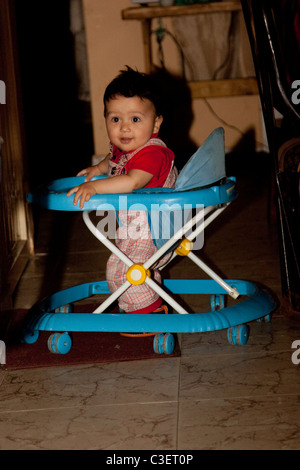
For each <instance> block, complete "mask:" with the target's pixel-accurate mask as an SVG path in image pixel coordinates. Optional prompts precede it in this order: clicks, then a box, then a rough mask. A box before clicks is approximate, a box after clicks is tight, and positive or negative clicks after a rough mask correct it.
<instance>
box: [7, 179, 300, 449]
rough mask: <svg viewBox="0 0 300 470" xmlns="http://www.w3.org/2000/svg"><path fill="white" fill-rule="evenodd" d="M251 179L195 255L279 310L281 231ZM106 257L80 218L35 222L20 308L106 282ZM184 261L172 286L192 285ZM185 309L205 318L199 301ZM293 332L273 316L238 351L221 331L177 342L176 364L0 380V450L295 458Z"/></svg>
mask: <svg viewBox="0 0 300 470" xmlns="http://www.w3.org/2000/svg"><path fill="white" fill-rule="evenodd" d="M258 174H259V172H254V173H253V174H252V175H251V177H250V178H245V177H244V176H242V177H241V178H240V183H239V191H240V197H239V198H238V200H237V201H235V202H234V203H232V205H231V206H230V207H229V208H228V209H227V210H226V211H225V212H224V214H223V215H222V216H221V217H220V218H219V219H217V221H215V222H214V223H213V225H212V226H210V227H209V229H208V230H207V232H206V235H205V248H204V250H202V253H200V254H201V256H203V257H204V258H205V259H210V260H211V264H210V265H211V266H212V267H213V266H217V269H218V272H219V273H221V275H223V276H224V277H226V278H229V279H248V280H252V281H257V282H259V283H262V284H264V285H265V286H267V287H268V288H269V289H271V290H272V291H273V292H274V294H275V295H277V296H278V297H279V298H280V295H281V288H280V270H279V262H278V249H277V240H276V226H275V224H274V223H273V220H271V223H269V222H268V217H267V215H268V196H269V194H270V193H269V188H268V185H267V184H266V182H265V181H266V180H267V178H265V177H266V175H265V174H263V175H262V176H258ZM57 217H58V218H59V220H58V221H57V220H56V221H55V219H57ZM271 219H272V218H271ZM54 222H55V223H54ZM49 253H51V255H49ZM107 256H108V252H107V250H106V249H105V248H101V246H100V244H99V242H98V241H97V240H96V239H95V238H94V237H93V236H92V235H91V234H90V233H89V232H88V231H87V229H86V228H85V226H84V225H83V222H82V221H81V218H80V215H79V214H71V215H68V214H60V215H57V214H54V213H48V214H47V216H46V214H42V217H41V222H40V225H39V228H38V240H37V253H36V257H35V258H34V259H33V260H32V261H31V262H30V263H29V265H28V267H27V269H26V271H25V273H24V275H23V278H22V280H21V282H20V284H19V286H18V289H17V292H16V299H15V305H16V307H17V308H19V307H20V308H28V307H30V306H31V305H32V304H33V303H34V302H35V301H37V300H38V299H40V298H42V297H43V296H44V295H46V294H49V293H52V292H55V291H56V290H59V289H61V288H63V287H68V286H71V285H74V284H77V283H81V282H87V281H88V280H91V281H93V280H99V279H104V272H105V260H106V259H107ZM180 261H181V263H179V262H178V261H176V262H174V264H173V265H172V266H171V267H170V269H169V271H170V276H171V277H182V278H186V277H196V276H197V275H198V273H199V271H198V268H196V267H194V266H193V265H192V264H191V263H189V260H187V259H181V260H180ZM188 297H189V298H188ZM185 300H186V301H187V302H189V303H190V305H191V308H192V309H193V310H194V311H197V309H198V311H199V310H200V308H202V307H200V305H201V302H203V301H202V299H201V300H200V299H199V296H186V298H185ZM299 330H300V324H292V323H291V322H290V321H288V320H287V319H286V318H285V317H284V316H282V315H281V314H280V312H279V311H278V312H276V313H275V315H274V316H273V319H272V322H271V323H261V322H256V321H255V322H252V323H251V325H250V337H249V340H248V343H247V345H245V346H232V345H230V344H229V343H228V341H227V337H226V331H224V330H222V331H216V332H209V333H203V334H182V335H180V340H181V357H180V358H170V357H167V356H166V357H165V358H164V359H160V360H155V359H151V360H145V361H133V362H122V363H112V364H103V365H93V364H91V365H89V366H80V367H57V368H43V369H35V370H22V371H7V370H0V385H1V387H0V449H2V450H4V449H42V450H46V449H47V450H48V449H49V450H51V449H105V450H125V449H126V450H142V449H148V450H196V449H299V448H300V425H299V422H300V419H299V418H300V411H299V402H300V382H299V367H298V366H297V365H294V364H293V363H292V361H291V355H292V352H293V350H292V349H291V344H292V341H293V340H294V339H300V331H299Z"/></svg>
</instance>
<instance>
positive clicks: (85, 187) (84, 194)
mask: <svg viewBox="0 0 300 470" xmlns="http://www.w3.org/2000/svg"><path fill="white" fill-rule="evenodd" d="M74 193H75V196H74V200H73V204H74V206H76V205H77V203H78V201H79V198H80V203H79V207H80V209H83V206H84V203H85V202H87V201H89V200H90V199H91V197H92V196H94V194H96V189H95V188H94V185H93V182H88V183H82V184H81V185H80V186H75V188H72V189H70V191H69V192H68V193H67V196H68V197H69V196H71V195H72V194H74Z"/></svg>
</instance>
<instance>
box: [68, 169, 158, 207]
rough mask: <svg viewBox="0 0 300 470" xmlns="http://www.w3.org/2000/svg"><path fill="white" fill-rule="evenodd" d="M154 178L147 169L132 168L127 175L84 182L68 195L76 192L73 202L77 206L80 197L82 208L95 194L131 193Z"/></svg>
mask: <svg viewBox="0 0 300 470" xmlns="http://www.w3.org/2000/svg"><path fill="white" fill-rule="evenodd" d="M152 178H153V175H152V174H151V173H147V172H146V171H143V170H130V171H129V172H128V174H127V175H118V176H114V177H112V178H107V179H101V180H95V181H88V182H87V183H83V184H81V185H80V186H76V187H75V188H73V189H71V190H70V191H69V192H68V193H67V196H71V195H72V194H74V193H75V196H74V201H73V204H74V206H76V205H77V203H78V201H79V199H80V203H79V207H80V209H82V208H83V206H84V203H85V202H87V201H89V200H90V198H91V197H92V196H94V194H117V193H131V192H132V191H133V190H134V189H140V188H143V187H144V186H146V184H148V183H149V181H150V180H151V179H152Z"/></svg>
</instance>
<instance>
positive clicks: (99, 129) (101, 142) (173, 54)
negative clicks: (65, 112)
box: [83, 0, 263, 155]
mask: <svg viewBox="0 0 300 470" xmlns="http://www.w3.org/2000/svg"><path fill="white" fill-rule="evenodd" d="M130 6H133V4H132V3H131V1H130V0H113V1H109V0H83V8H84V18H85V26H86V41H87V53H88V63H89V76H90V87H91V103H92V118H93V130H94V146H95V154H96V155H105V154H106V153H107V150H108V140H107V136H106V130H105V123H104V118H103V106H102V96H103V93H104V90H105V87H106V85H107V84H108V82H109V81H110V80H111V79H112V78H113V77H114V76H115V75H116V74H117V73H118V72H119V70H121V69H122V68H124V65H130V66H131V67H133V68H134V67H136V68H137V69H138V70H140V71H144V70H145V68H144V55H143V44H142V34H141V25H140V22H139V21H135V20H132V21H124V20H122V18H121V10H122V9H124V8H128V7H130ZM163 24H164V26H165V27H167V28H169V29H170V30H171V29H172V25H171V23H170V20H168V19H163ZM164 54H165V57H166V59H167V60H166V65H167V67H168V69H169V70H170V71H171V72H173V73H175V72H176V71H179V62H180V61H179V55H178V53H177V50H176V47H175V46H174V44H173V43H172V41H171V40H170V39H166V40H165V41H164ZM156 63H157V64H158V63H159V62H157V60H156ZM192 106H193V116H194V120H193V122H192V125H191V128H190V138H191V140H192V141H193V142H194V143H195V144H196V145H201V143H202V142H203V140H204V139H205V138H206V137H207V136H208V134H209V133H210V132H211V131H212V130H213V129H214V128H216V127H218V126H220V125H222V126H223V127H224V128H225V139H226V140H225V145H226V147H227V148H233V147H234V146H235V145H236V144H237V143H238V142H239V141H240V139H241V137H242V134H244V133H246V132H247V131H249V130H254V131H255V139H256V140H257V142H261V141H262V139H263V137H262V129H261V126H262V124H261V110H260V102H259V97H258V96H242V97H241V96H239V97H230V98H213V99H209V100H207V102H206V101H205V100H202V99H199V100H194V101H193V105H192ZM258 145H259V144H258Z"/></svg>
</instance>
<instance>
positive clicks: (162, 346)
mask: <svg viewBox="0 0 300 470" xmlns="http://www.w3.org/2000/svg"><path fill="white" fill-rule="evenodd" d="M174 348H175V338H174V336H173V335H172V334H171V333H166V334H163V333H157V334H156V335H155V336H154V339H153V349H154V352H155V353H156V354H172V352H173V351H174Z"/></svg>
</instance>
